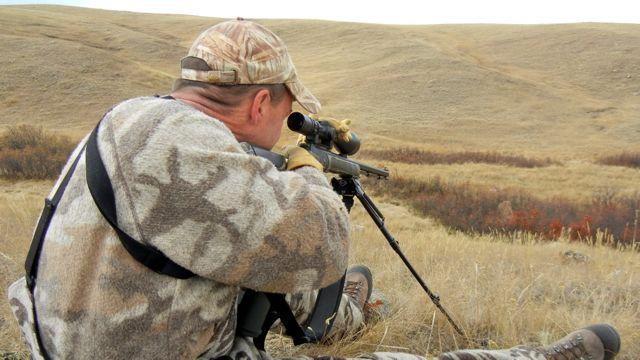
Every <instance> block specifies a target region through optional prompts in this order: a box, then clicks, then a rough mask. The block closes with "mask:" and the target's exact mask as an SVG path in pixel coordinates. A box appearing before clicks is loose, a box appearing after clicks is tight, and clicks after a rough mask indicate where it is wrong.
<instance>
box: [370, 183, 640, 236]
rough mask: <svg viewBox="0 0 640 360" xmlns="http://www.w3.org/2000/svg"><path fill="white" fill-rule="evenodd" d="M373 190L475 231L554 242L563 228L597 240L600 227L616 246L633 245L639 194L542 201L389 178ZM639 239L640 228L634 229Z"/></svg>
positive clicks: (476, 188) (515, 194)
mask: <svg viewBox="0 0 640 360" xmlns="http://www.w3.org/2000/svg"><path fill="white" fill-rule="evenodd" d="M365 187H366V188H368V189H370V190H372V192H373V193H374V194H386V195H388V196H391V197H393V198H398V199H402V200H404V201H406V202H407V203H408V204H409V205H410V206H411V207H413V208H414V209H416V210H417V211H418V212H420V213H421V214H424V215H426V216H430V217H433V218H436V219H438V220H440V221H441V222H442V223H443V224H444V225H447V226H449V227H451V228H454V229H457V230H461V231H465V232H471V233H477V232H479V233H495V232H503V233H513V232H516V231H523V232H527V233H531V234H535V235H537V236H539V237H541V238H545V239H550V240H555V239H557V238H559V237H560V236H561V235H562V234H563V232H564V233H566V234H567V235H568V236H569V238H571V239H574V240H579V241H587V242H593V241H594V240H595V237H596V234H597V232H598V230H600V231H603V232H606V234H608V236H609V239H608V241H610V242H612V243H614V244H618V243H620V244H631V242H632V241H633V235H634V234H633V232H634V230H635V229H634V227H633V222H634V219H635V210H636V209H640V194H638V195H636V196H635V197H616V196H614V195H612V194H607V195H606V196H602V195H598V196H594V198H593V200H592V201H591V202H589V203H585V204H578V203H572V202H569V201H567V200H566V199H562V198H553V199H548V200H540V199H537V198H535V197H533V196H531V195H529V194H527V193H525V192H523V191H513V190H502V191H495V190H493V189H486V188H484V187H479V186H472V185H470V184H468V183H465V184H448V183H445V182H443V181H442V180H440V179H439V178H437V177H436V178H431V179H428V180H424V181H421V180H414V179H405V178H395V179H392V180H388V181H371V180H365ZM635 231H637V232H638V233H637V234H636V240H637V241H639V242H640V229H637V230H635Z"/></svg>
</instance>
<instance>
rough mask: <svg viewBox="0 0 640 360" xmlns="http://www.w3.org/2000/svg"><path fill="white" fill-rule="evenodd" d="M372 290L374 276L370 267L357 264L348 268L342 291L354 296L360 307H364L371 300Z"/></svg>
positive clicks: (351, 296)
mask: <svg viewBox="0 0 640 360" xmlns="http://www.w3.org/2000/svg"><path fill="white" fill-rule="evenodd" d="M372 290H373V276H372V275H371V271H370V270H369V268H368V267H366V266H364V265H356V266H352V267H351V268H349V270H347V276H346V277H345V279H344V289H343V290H342V293H343V294H346V295H347V296H349V297H350V298H352V299H353V300H354V301H355V302H356V303H357V304H358V306H359V307H360V309H364V304H365V303H366V302H367V300H369V297H370V296H371V291H372Z"/></svg>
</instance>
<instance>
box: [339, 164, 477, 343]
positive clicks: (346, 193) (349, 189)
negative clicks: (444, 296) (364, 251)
mask: <svg viewBox="0 0 640 360" xmlns="http://www.w3.org/2000/svg"><path fill="white" fill-rule="evenodd" d="M331 185H332V186H333V190H334V191H335V192H336V193H337V194H338V195H340V196H342V201H343V203H344V205H345V206H346V207H347V210H351V207H352V206H353V203H354V200H353V197H354V196H355V197H357V198H358V200H360V203H361V204H362V206H364V208H365V210H367V213H369V216H371V219H373V222H374V223H376V226H378V229H380V232H382V235H384V237H385V239H387V242H388V243H389V245H390V246H391V248H392V249H393V250H394V251H395V252H396V254H398V256H400V259H402V262H403V263H404V264H405V265H406V267H407V268H408V269H409V271H410V272H411V274H412V275H413V277H414V278H415V279H416V280H417V281H418V283H419V284H420V286H421V287H422V289H423V290H424V291H425V292H426V293H427V295H428V296H429V298H430V299H431V301H432V302H433V304H434V305H435V306H436V307H437V308H438V310H440V312H441V313H442V314H443V315H444V316H445V317H446V318H447V320H448V321H449V323H450V324H451V326H452V327H453V329H454V330H455V331H456V332H457V333H458V334H460V336H462V337H464V338H466V336H465V334H464V332H463V331H462V329H461V328H460V326H458V324H456V322H455V321H454V320H453V318H451V315H449V313H448V312H447V309H445V308H444V306H442V304H441V303H440V296H438V294H434V293H433V292H432V291H431V289H429V287H428V286H427V284H426V283H425V282H424V280H422V278H421V277H420V275H419V274H418V273H417V272H416V270H415V269H414V268H413V266H412V265H411V263H410V262H409V260H407V258H406V256H405V255H404V253H403V252H402V250H401V249H400V244H399V243H398V241H397V240H396V239H395V238H394V237H393V235H391V233H390V232H389V230H388V229H387V227H386V226H385V224H384V216H383V215H382V213H381V212H380V210H379V209H378V207H377V206H376V204H374V203H373V200H371V198H370V197H369V196H368V195H367V194H366V193H365V192H364V189H363V188H362V185H361V184H360V181H358V179H357V178H354V177H353V176H340V177H334V178H333V179H331Z"/></svg>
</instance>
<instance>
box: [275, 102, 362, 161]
mask: <svg viewBox="0 0 640 360" xmlns="http://www.w3.org/2000/svg"><path fill="white" fill-rule="evenodd" d="M287 126H288V127H289V129H291V131H295V132H297V133H299V134H302V135H304V136H306V137H307V142H311V143H313V144H314V145H319V146H323V147H325V148H327V150H330V149H331V148H333V147H335V148H336V150H337V151H338V152H339V153H340V154H342V155H353V154H355V153H357V152H358V150H360V138H359V137H358V135H356V133H354V132H353V131H350V133H351V139H350V140H349V141H343V140H341V139H340V138H338V136H337V134H336V129H334V128H333V126H331V125H330V124H329V123H328V122H326V121H316V120H314V119H312V118H310V117H308V116H307V115H304V114H302V113H299V112H293V113H291V115H289V117H288V118H287Z"/></svg>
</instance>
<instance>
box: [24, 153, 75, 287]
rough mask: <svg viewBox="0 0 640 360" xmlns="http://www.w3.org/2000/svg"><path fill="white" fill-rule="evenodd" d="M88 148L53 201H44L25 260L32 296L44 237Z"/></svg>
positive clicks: (60, 186) (72, 167)
mask: <svg viewBox="0 0 640 360" xmlns="http://www.w3.org/2000/svg"><path fill="white" fill-rule="evenodd" d="M86 147H87V144H85V145H84V146H83V147H82V149H81V150H80V152H78V156H76V158H75V160H74V161H73V164H71V166H70V167H69V170H67V173H66V174H65V176H64V178H63V179H62V181H61V182H60V185H59V186H58V189H56V193H55V194H53V197H52V198H51V199H49V198H45V199H44V208H43V209H42V213H41V214H40V219H39V220H38V225H37V226H36V230H35V231H34V233H33V240H32V241H31V246H30V247H29V253H28V254H27V259H26V260H25V264H24V267H25V270H26V275H27V277H26V280H27V286H28V287H29V291H30V292H31V294H32V295H33V289H34V287H35V285H36V277H37V276H38V260H39V259H40V252H41V251H42V243H43V242H44V237H45V235H46V234H47V229H48V228H49V224H50V223H51V218H53V214H54V213H55V212H56V208H57V207H58V203H60V199H61V198H62V194H63V193H64V190H65V189H66V188H67V184H69V180H70V179H71V175H73V172H74V171H75V169H76V166H77V165H78V161H79V160H80V157H82V152H83V151H84V149H85V148H86Z"/></svg>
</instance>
